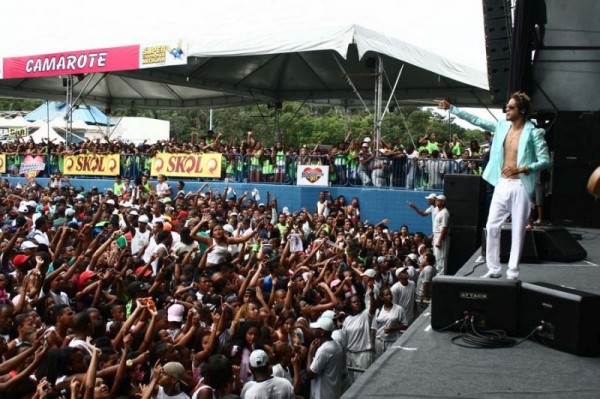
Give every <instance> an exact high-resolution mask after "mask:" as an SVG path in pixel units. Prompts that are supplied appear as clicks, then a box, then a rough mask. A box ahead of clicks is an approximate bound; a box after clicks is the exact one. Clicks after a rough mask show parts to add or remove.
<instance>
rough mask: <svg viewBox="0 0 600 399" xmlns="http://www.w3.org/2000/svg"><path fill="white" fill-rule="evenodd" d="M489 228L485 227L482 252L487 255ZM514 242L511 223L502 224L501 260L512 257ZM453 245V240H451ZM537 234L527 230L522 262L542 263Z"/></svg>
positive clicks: (506, 260) (505, 261)
mask: <svg viewBox="0 0 600 399" xmlns="http://www.w3.org/2000/svg"><path fill="white" fill-rule="evenodd" d="M486 238H487V230H486V229H483V240H484V242H483V245H482V246H481V254H482V255H483V256H485V252H486V251H485V250H486V242H485V240H486ZM511 242H512V228H511V226H510V225H504V226H502V232H501V233H500V262H502V263H508V259H509V258H510V248H511ZM450 244H451V245H452V241H450ZM536 244H537V243H536V240H535V235H534V233H533V232H532V231H526V232H525V240H524V241H523V250H522V251H521V262H522V263H540V256H539V252H538V249H537V245H536Z"/></svg>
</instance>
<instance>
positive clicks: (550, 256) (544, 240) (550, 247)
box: [533, 226, 587, 262]
mask: <svg viewBox="0 0 600 399" xmlns="http://www.w3.org/2000/svg"><path fill="white" fill-rule="evenodd" d="M533 232H534V235H535V243H536V246H537V250H538V254H539V256H540V258H541V259H543V260H550V261H556V262H576V261H578V260H583V259H585V258H587V252H586V250H585V249H583V247H582V246H581V245H579V243H578V242H577V241H576V240H575V238H573V236H572V235H571V233H569V231H568V230H567V229H565V228H564V227H558V226H556V227H555V226H550V227H541V228H536V229H535V230H534V231H533Z"/></svg>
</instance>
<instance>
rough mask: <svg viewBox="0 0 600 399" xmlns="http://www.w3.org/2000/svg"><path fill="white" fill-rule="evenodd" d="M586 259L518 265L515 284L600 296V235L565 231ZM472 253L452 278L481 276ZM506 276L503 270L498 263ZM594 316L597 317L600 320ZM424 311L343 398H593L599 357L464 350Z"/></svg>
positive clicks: (540, 349) (597, 394) (532, 348)
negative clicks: (540, 284) (577, 238)
mask: <svg viewBox="0 0 600 399" xmlns="http://www.w3.org/2000/svg"><path fill="white" fill-rule="evenodd" d="M568 230H569V231H570V232H571V233H579V234H581V235H582V239H581V240H580V241H578V242H579V243H580V244H581V245H582V246H583V247H584V248H585V250H586V251H587V253H588V257H587V258H586V259H585V260H583V261H578V262H573V263H558V262H544V263H539V264H522V267H521V275H520V278H521V281H523V282H547V283H552V284H557V285H564V286H568V287H572V288H576V289H579V290H582V291H587V292H591V293H596V294H600V266H599V265H600V230H596V229H581V228H577V229H575V228H569V229H568ZM479 257H480V255H479V251H478V252H477V253H475V254H474V255H473V256H472V258H471V259H470V260H469V261H468V262H467V263H466V264H465V265H464V266H463V267H462V268H461V269H460V270H459V271H458V273H456V275H462V276H464V275H471V276H481V275H482V274H484V273H485V272H486V271H487V269H486V266H485V263H482V262H481V259H478V258H479ZM503 271H504V275H505V276H506V265H505V264H503ZM599 316H600V315H599ZM430 321H431V317H430V313H429V310H426V311H425V312H424V313H423V314H422V315H421V316H420V317H419V318H418V319H417V320H416V321H415V322H414V323H413V325H412V326H411V327H410V328H409V329H408V330H407V331H406V332H405V333H404V334H403V336H402V337H401V338H400V339H399V340H398V341H397V342H396V343H395V344H394V346H393V347H392V348H390V349H389V350H388V351H387V352H386V353H385V354H384V355H382V356H381V358H379V359H378V360H377V362H375V363H374V364H373V365H372V366H371V367H370V368H369V369H368V370H367V371H366V372H365V373H364V374H363V375H362V376H361V377H360V379H359V380H357V381H356V383H354V384H353V385H352V386H351V387H350V389H349V390H348V391H347V392H346V393H345V394H344V396H343V398H383V397H385V398H457V397H458V398H538V397H543V398H569V399H576V398H594V399H597V398H600V357H596V358H586V357H579V356H576V355H571V354H569V353H564V352H560V351H558V350H555V349H552V348H549V347H546V346H544V345H542V344H539V343H536V342H533V341H530V340H527V341H525V342H523V343H522V344H520V345H518V346H515V347H512V348H502V349H469V348H463V347H460V346H457V345H453V344H452V343H451V339H452V338H453V337H455V336H456V335H458V334H457V333H456V332H437V331H433V330H432V329H431V325H430Z"/></svg>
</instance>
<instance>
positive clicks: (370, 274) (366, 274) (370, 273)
mask: <svg viewBox="0 0 600 399" xmlns="http://www.w3.org/2000/svg"><path fill="white" fill-rule="evenodd" d="M375 275H376V273H375V270H373V269H367V270H365V271H364V272H362V274H361V276H364V277H371V278H375Z"/></svg>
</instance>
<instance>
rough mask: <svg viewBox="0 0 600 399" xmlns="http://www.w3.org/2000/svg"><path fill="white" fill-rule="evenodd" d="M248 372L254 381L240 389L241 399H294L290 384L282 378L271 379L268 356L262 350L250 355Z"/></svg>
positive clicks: (292, 388)
mask: <svg viewBox="0 0 600 399" xmlns="http://www.w3.org/2000/svg"><path fill="white" fill-rule="evenodd" d="M250 370H252V375H253V377H254V381H248V382H246V383H245V384H244V388H243V389H242V393H241V395H240V396H241V397H242V399H263V398H273V399H294V398H295V397H296V395H295V394H294V387H293V386H292V383H291V382H289V381H288V380H286V379H285V378H282V377H273V376H272V375H271V367H270V366H269V356H268V355H267V353H266V352H265V351H264V350H262V349H257V350H255V351H253V352H252V353H251V354H250Z"/></svg>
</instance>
